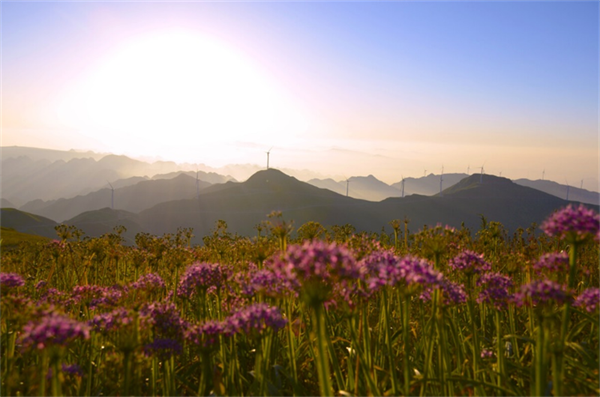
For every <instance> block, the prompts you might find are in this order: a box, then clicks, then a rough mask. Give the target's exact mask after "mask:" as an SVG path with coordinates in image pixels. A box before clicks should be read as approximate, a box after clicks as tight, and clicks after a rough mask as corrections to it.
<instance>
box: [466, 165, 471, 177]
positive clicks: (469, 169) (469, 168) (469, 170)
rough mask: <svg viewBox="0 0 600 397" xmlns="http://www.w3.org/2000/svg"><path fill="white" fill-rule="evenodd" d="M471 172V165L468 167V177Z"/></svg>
mask: <svg viewBox="0 0 600 397" xmlns="http://www.w3.org/2000/svg"><path fill="white" fill-rule="evenodd" d="M470 172H471V164H469V165H467V175H469V174H470Z"/></svg>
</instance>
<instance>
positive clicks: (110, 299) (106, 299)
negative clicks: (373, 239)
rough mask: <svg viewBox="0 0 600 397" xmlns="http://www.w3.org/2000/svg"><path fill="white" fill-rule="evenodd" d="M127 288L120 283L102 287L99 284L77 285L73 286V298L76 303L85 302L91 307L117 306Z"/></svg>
mask: <svg viewBox="0 0 600 397" xmlns="http://www.w3.org/2000/svg"><path fill="white" fill-rule="evenodd" d="M126 291H127V290H126V289H125V290H124V289H123V287H121V286H119V285H114V286H112V287H100V286H99V285H77V286H75V287H73V291H72V292H71V298H72V300H73V302H74V303H84V304H86V305H88V306H89V307H90V308H91V309H93V308H96V307H99V306H105V307H115V306H117V304H118V302H119V300H120V299H121V298H122V297H123V292H126Z"/></svg>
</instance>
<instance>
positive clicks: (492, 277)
mask: <svg viewBox="0 0 600 397" xmlns="http://www.w3.org/2000/svg"><path fill="white" fill-rule="evenodd" d="M476 285H477V286H478V287H481V288H482V289H481V292H480V293H479V296H478V297H477V303H482V302H483V303H489V304H491V305H493V306H494V307H496V308H497V309H501V308H504V307H506V305H507V304H508V301H509V299H510V293H509V292H508V289H509V288H510V287H512V286H513V282H512V280H511V279H510V277H508V276H504V275H502V274H500V273H486V274H483V275H482V276H481V277H479V279H478V280H477V283H476Z"/></svg>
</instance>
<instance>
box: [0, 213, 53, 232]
mask: <svg viewBox="0 0 600 397" xmlns="http://www.w3.org/2000/svg"><path fill="white" fill-rule="evenodd" d="M0 223H1V224H2V227H6V228H10V229H14V230H16V231H18V232H21V233H27V234H35V235H38V236H44V237H48V238H56V237H57V234H56V231H55V230H54V227H55V226H57V225H58V223H56V222H54V221H53V220H51V219H48V218H44V217H43V216H39V215H35V214H30V213H28V212H23V211H19V210H17V209H14V208H1V209H0Z"/></svg>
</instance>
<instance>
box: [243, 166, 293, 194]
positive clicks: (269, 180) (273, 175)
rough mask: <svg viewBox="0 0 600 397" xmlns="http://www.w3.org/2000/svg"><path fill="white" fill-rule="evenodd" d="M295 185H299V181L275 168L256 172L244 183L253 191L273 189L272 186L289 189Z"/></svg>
mask: <svg viewBox="0 0 600 397" xmlns="http://www.w3.org/2000/svg"><path fill="white" fill-rule="evenodd" d="M297 183H300V181H298V180H297V179H296V178H294V177H293V176H289V175H286V174H284V173H283V172H281V171H279V170H277V169H275V168H269V169H268V170H262V171H258V172H256V173H255V174H254V175H252V176H251V177H250V178H248V180H247V181H246V182H244V185H245V186H247V187H250V188H253V189H261V188H269V187H273V186H274V185H278V186H280V187H286V186H289V187H291V186H294V185H295V184H297Z"/></svg>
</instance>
